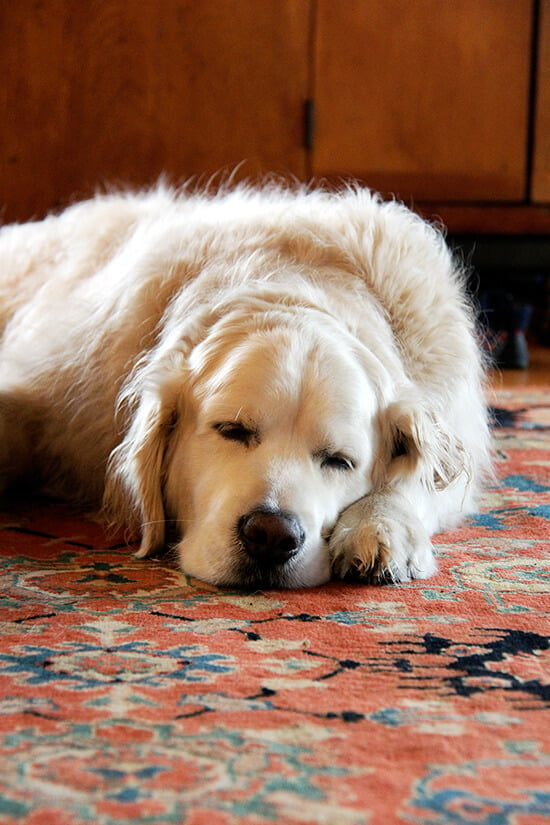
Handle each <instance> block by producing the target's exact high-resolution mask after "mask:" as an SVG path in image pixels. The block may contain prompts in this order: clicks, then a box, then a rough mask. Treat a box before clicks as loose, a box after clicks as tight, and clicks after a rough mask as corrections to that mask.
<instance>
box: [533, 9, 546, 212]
mask: <svg viewBox="0 0 550 825" xmlns="http://www.w3.org/2000/svg"><path fill="white" fill-rule="evenodd" d="M538 45H539V48H538V67H537V85H536V89H537V95H536V106H535V145H534V149H535V152H534V162H533V183H532V198H533V200H534V201H535V202H539V203H550V0H542V2H541V6H540V21H539V44H538Z"/></svg>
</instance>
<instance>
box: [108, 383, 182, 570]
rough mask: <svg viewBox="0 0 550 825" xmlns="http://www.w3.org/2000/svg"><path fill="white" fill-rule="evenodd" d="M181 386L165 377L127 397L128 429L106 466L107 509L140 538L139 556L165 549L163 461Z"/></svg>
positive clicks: (114, 519) (115, 521) (175, 415)
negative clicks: (139, 535)
mask: <svg viewBox="0 0 550 825" xmlns="http://www.w3.org/2000/svg"><path fill="white" fill-rule="evenodd" d="M181 387H182V377H181V376H180V377H179V378H178V379H174V378H172V379H171V380H166V377H165V378H164V380H163V381H160V380H153V381H151V380H149V381H148V382H146V387H145V388H144V387H142V388H141V391H140V392H136V389H135V388H134V390H133V392H132V393H131V394H128V397H127V398H126V406H127V408H128V409H127V411H126V417H127V419H128V421H129V427H128V430H127V432H126V435H125V437H124V439H123V440H122V442H121V443H120V444H119V446H118V447H116V448H115V449H114V450H113V452H112V453H111V456H110V458H109V463H108V466H107V476H106V484H105V495H104V499H103V507H104V511H105V513H106V515H107V518H108V519H109V520H110V521H111V522H112V523H113V524H115V525H118V526H126V527H129V528H130V530H131V531H132V533H138V532H139V533H140V534H141V543H140V547H139V550H138V551H137V553H136V556H138V557H139V558H144V557H145V556H149V555H151V554H152V553H154V552H155V550H159V549H160V548H162V546H163V545H164V540H165V513H164V502H163V491H162V487H163V463H164V455H165V452H166V447H167V444H168V440H169V436H170V431H171V430H172V429H173V427H174V426H175V422H176V420H177V401H178V395H179V392H178V391H180V392H181Z"/></svg>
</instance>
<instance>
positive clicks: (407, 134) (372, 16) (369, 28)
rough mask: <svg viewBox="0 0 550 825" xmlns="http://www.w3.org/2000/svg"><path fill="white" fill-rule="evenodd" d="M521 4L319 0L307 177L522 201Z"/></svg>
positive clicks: (525, 4)
mask: <svg viewBox="0 0 550 825" xmlns="http://www.w3.org/2000/svg"><path fill="white" fill-rule="evenodd" d="M531 18H532V0H483V2H479V0H452V2H450V0H449V2H444V0H414V2H410V0H346V3H345V4H341V3H335V2H333V0H318V8H317V53H316V68H315V100H316V104H317V140H316V144H315V150H314V157H313V167H312V170H313V172H314V173H315V174H316V175H329V176H332V175H339V174H344V175H346V174H351V175H357V176H359V177H360V178H362V179H363V180H366V182H367V183H368V184H369V185H372V186H374V187H376V188H378V189H381V190H382V191H384V192H395V193H397V194H398V195H399V196H401V197H403V198H405V199H407V200H409V199H411V198H414V199H427V200H440V201H441V200H443V201H444V200H455V201H456V200H465V201H472V200H488V201H494V200H499V201H516V200H522V199H523V198H524V197H525V186H526V163H527V157H526V153H527V128H528V97H529V95H528V92H529V66H530V55H529V52H530V38H531V26H532V19H531Z"/></svg>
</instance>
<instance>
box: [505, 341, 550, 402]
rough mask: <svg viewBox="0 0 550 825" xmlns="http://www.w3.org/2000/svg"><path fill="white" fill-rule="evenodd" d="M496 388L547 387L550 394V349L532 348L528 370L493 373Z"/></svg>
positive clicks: (530, 349)
mask: <svg viewBox="0 0 550 825" xmlns="http://www.w3.org/2000/svg"><path fill="white" fill-rule="evenodd" d="M491 377H492V382H493V385H494V386H496V387H525V386H528V385H529V386H539V387H540V386H545V387H548V391H549V393H550V347H538V346H530V348H529V367H528V368H527V369H526V370H500V371H494V372H493V373H492V376H491Z"/></svg>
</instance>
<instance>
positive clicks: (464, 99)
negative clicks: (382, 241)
mask: <svg viewBox="0 0 550 825" xmlns="http://www.w3.org/2000/svg"><path fill="white" fill-rule="evenodd" d="M536 44H538V62H537V61H536V60H535V56H536V51H535V48H534V47H535V45H536ZM0 76H1V77H2V79H3V82H2V85H1V87H0V121H1V123H2V129H0V209H2V215H3V219H4V220H13V219H21V220H22V219H27V218H29V217H31V216H33V215H38V216H39V215H42V214H43V213H44V212H45V211H47V210H49V209H51V208H54V207H56V206H57V205H59V204H62V203H66V202H67V201H68V200H69V199H70V198H72V197H74V196H81V195H85V194H89V193H90V192H91V191H93V189H94V188H95V187H96V186H100V185H101V184H103V183H105V182H108V183H111V182H114V183H115V184H116V183H129V184H131V185H143V184H150V183H152V182H154V181H155V180H156V179H157V178H158V176H159V175H160V174H161V173H166V175H167V177H168V178H169V179H170V180H175V181H181V180H184V179H186V178H188V177H189V176H197V177H199V178H200V179H201V180H202V181H207V180H208V178H209V176H210V175H212V174H214V173H216V172H219V171H220V170H221V175H220V176H219V177H223V175H224V174H225V175H229V174H230V173H232V172H233V171H234V170H236V171H235V177H237V178H242V177H252V178H255V177H258V176H261V175H262V174H265V173H268V172H276V173H281V174H283V175H290V176H293V177H295V178H298V179H309V178H310V177H314V178H322V177H329V178H330V177H334V176H343V177H350V176H358V177H359V178H360V179H361V180H362V181H363V182H364V183H366V184H368V185H369V186H372V187H374V188H377V189H379V190H381V191H383V192H384V193H394V194H397V195H398V196H400V197H401V198H403V199H404V200H405V201H406V202H408V203H412V204H418V203H419V202H421V203H425V202H429V203H427V208H426V213H427V214H430V215H431V214H434V213H436V214H438V215H440V216H441V217H442V218H443V220H444V221H447V222H448V223H450V224H451V228H456V227H458V228H464V227H466V228H467V229H469V230H470V231H475V230H476V228H477V227H479V228H482V229H484V231H502V230H506V231H530V232H532V231H544V232H548V233H550V206H545V204H548V205H550V120H549V118H550V115H549V112H550V0H345V1H343V2H340V0H17V2H8V0H0ZM306 103H307V106H306ZM304 110H306V111H307V112H309V113H310V114H312V113H314V115H315V117H314V118H310V119H309V126H310V127H311V126H312V125H314V129H311V128H310V129H309V130H305V129H304V125H305V124H304ZM306 131H307V134H305V132H306ZM219 177H218V179H219ZM535 202H537V203H538V204H539V207H535V206H533V204H534V203H535ZM520 216H521V217H520ZM464 221H466V223H464Z"/></svg>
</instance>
